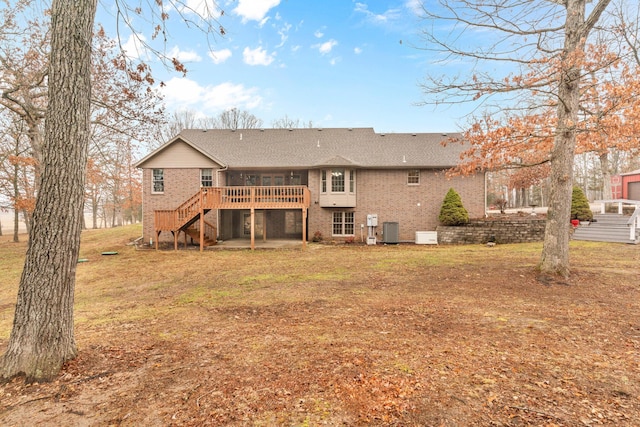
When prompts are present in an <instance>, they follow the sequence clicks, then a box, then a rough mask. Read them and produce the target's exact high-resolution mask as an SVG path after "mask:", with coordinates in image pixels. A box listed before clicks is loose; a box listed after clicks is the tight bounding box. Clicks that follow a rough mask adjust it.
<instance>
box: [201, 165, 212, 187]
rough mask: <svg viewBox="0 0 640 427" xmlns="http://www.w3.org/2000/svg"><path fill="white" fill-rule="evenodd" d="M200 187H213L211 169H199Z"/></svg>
mask: <svg viewBox="0 0 640 427" xmlns="http://www.w3.org/2000/svg"><path fill="white" fill-rule="evenodd" d="M200 186H201V187H213V171H212V170H211V169H200Z"/></svg>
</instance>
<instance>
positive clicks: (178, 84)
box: [97, 0, 469, 132]
mask: <svg viewBox="0 0 640 427" xmlns="http://www.w3.org/2000/svg"><path fill="white" fill-rule="evenodd" d="M205 1H207V0H184V3H186V4H189V5H190V6H191V7H192V8H193V9H196V10H203V9H202V7H203V6H204V5H206V4H207V3H205ZM217 4H218V5H219V6H220V7H221V8H222V9H223V10H224V12H225V13H224V15H223V16H221V17H219V19H218V20H219V22H220V24H222V25H223V26H224V28H225V32H226V34H225V36H224V37H220V36H216V37H213V38H211V40H209V41H207V37H206V36H205V35H204V34H203V33H201V32H199V31H197V30H194V29H191V30H189V29H187V28H186V27H185V25H183V24H182V23H181V22H179V17H178V16H177V13H176V12H175V10H168V12H169V14H170V18H169V21H168V22H169V23H170V27H169V28H170V31H171V32H170V35H169V39H168V41H167V43H166V45H163V46H162V47H161V48H162V49H164V50H165V52H168V53H169V54H170V55H172V56H176V57H177V58H178V59H180V60H181V61H182V62H183V63H184V64H185V65H186V67H187V69H188V70H189V71H188V74H187V75H186V77H182V75H180V74H176V73H175V72H174V73H171V72H169V71H167V70H166V69H165V68H164V67H163V66H162V65H160V64H159V63H155V64H154V63H153V62H154V61H156V62H157V59H154V58H151V59H150V61H151V62H152V67H153V70H154V74H155V75H156V77H157V78H158V80H162V81H164V83H165V84H166V87H164V88H163V89H162V90H163V93H164V96H165V100H166V104H167V109H168V111H173V110H177V109H191V110H194V111H197V112H198V113H200V114H202V115H205V116H216V115H218V114H219V113H220V112H222V111H224V110H225V109H229V108H233V107H236V108H238V109H240V110H246V111H249V112H250V113H252V114H253V115H255V116H256V117H258V118H260V119H262V120H263V126H264V127H270V126H271V123H272V122H273V121H274V120H278V119H281V118H283V117H285V116H288V117H289V118H290V119H294V120H296V119H298V120H300V122H301V123H308V122H309V121H311V122H313V125H314V127H324V128H329V127H373V128H374V129H375V130H376V131H377V132H452V131H458V130H460V128H459V126H458V125H459V124H461V123H463V122H464V120H462V116H463V114H464V110H460V109H452V108H442V109H438V110H435V109H434V107H433V106H416V103H419V102H420V101H421V100H422V99H423V96H422V92H421V89H420V87H419V82H421V81H422V79H423V78H424V77H425V75H426V74H427V72H429V70H432V71H433V67H438V70H436V74H440V73H444V72H447V70H445V69H443V70H442V71H440V70H439V68H443V67H444V66H443V65H439V64H436V63H435V61H434V58H432V57H431V56H432V55H433V54H430V53H429V52H427V51H423V50H420V49H417V48H416V47H415V46H419V45H420V39H419V33H420V31H421V29H422V28H423V26H424V25H425V23H424V22H421V21H420V19H419V17H418V15H417V13H416V10H415V0H386V1H377V0H376V1H366V0H364V1H352V0H322V1H319V0H234V1H228V0H222V1H219V2H218V3H217ZM210 8H211V9H210V10H212V11H213V10H214V8H215V6H210ZM103 12H104V11H103ZM214 14H216V15H217V14H218V11H217V10H215V11H214ZM185 16H189V15H188V14H185ZM142 18H143V17H134V18H133V22H132V26H133V27H134V28H136V30H137V31H139V33H138V37H142V38H144V40H146V41H148V42H150V43H152V44H153V43H157V41H151V38H152V37H151V32H152V29H151V26H150V25H149V24H148V22H143V21H142ZM109 20H111V21H113V17H110V16H108V15H105V14H104V13H102V14H101V13H99V14H98V17H97V21H98V22H100V23H103V24H104V25H105V26H106V27H107V29H108V27H109V22H108V21H109ZM136 20H137V21H136ZM111 25H112V23H111ZM121 38H122V43H123V45H124V47H125V48H126V49H127V52H128V53H129V54H130V55H132V56H136V55H141V56H142V55H144V54H143V52H141V49H140V48H139V47H137V46H136V43H134V38H133V37H131V34H128V33H122V32H121ZM148 60H149V59H148ZM468 109H469V108H467V110H468Z"/></svg>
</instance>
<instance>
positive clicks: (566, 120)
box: [539, 0, 586, 278]
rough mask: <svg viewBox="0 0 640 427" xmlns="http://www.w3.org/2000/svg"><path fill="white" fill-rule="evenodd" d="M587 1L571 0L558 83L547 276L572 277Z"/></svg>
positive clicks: (542, 266)
mask: <svg viewBox="0 0 640 427" xmlns="http://www.w3.org/2000/svg"><path fill="white" fill-rule="evenodd" d="M585 1H586V0H567V2H566V3H565V5H566V8H567V18H566V22H565V41H564V48H563V52H562V58H561V60H562V64H563V65H562V67H561V71H560V73H561V74H560V81H559V84H558V124H557V128H556V134H555V139H554V143H553V149H552V151H551V175H550V177H551V194H550V203H549V211H548V213H547V226H546V230H545V235H544V244H543V248H542V259H541V261H540V266H539V267H540V272H541V273H542V274H544V275H549V274H550V275H559V276H562V277H564V278H566V277H568V276H569V219H570V218H571V191H572V185H573V161H574V153H575V146H576V128H575V124H576V123H578V108H579V101H580V86H579V84H580V72H581V67H580V56H581V55H580V54H581V51H582V50H583V48H584V44H585V40H584V36H586V34H584V33H583V31H582V26H583V24H584V21H585Z"/></svg>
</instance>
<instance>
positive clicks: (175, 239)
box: [171, 230, 180, 251]
mask: <svg viewBox="0 0 640 427" xmlns="http://www.w3.org/2000/svg"><path fill="white" fill-rule="evenodd" d="M171 233H172V234H173V250H174V251H177V250H178V236H179V235H180V230H176V231H172V232H171Z"/></svg>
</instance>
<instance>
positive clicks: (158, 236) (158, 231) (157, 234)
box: [156, 230, 162, 251]
mask: <svg viewBox="0 0 640 427" xmlns="http://www.w3.org/2000/svg"><path fill="white" fill-rule="evenodd" d="M160 233H162V231H160V230H157V231H156V251H157V250H158V240H159V239H160Z"/></svg>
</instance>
